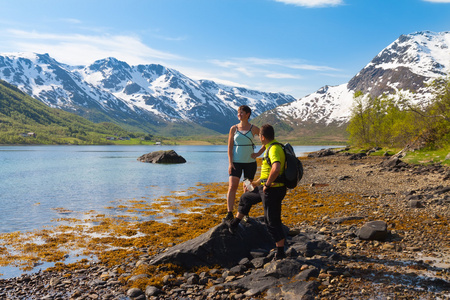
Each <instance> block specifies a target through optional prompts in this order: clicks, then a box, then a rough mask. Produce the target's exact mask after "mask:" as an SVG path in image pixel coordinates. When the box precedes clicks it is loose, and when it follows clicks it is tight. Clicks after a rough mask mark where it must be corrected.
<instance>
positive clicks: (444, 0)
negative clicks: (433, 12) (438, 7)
mask: <svg viewBox="0 0 450 300" xmlns="http://www.w3.org/2000/svg"><path fill="white" fill-rule="evenodd" d="M423 1H425V2H433V3H450V0H423Z"/></svg>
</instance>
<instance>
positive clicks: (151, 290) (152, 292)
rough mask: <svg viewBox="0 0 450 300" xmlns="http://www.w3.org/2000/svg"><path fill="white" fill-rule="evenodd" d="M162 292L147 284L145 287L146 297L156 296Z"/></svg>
mask: <svg viewBox="0 0 450 300" xmlns="http://www.w3.org/2000/svg"><path fill="white" fill-rule="evenodd" d="M162 292H163V291H161V290H160V289H158V288H157V287H155V286H152V285H149V286H147V287H146V288H145V296H147V297H152V296H158V295H160V294H162Z"/></svg>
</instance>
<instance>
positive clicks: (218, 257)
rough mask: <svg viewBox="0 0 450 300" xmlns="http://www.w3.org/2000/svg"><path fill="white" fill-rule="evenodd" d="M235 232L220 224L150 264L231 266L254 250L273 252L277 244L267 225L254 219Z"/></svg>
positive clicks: (172, 249)
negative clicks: (271, 236) (272, 238)
mask: <svg viewBox="0 0 450 300" xmlns="http://www.w3.org/2000/svg"><path fill="white" fill-rule="evenodd" d="M239 226H240V228H239V230H238V232H237V233H236V234H234V235H233V234H231V233H230V232H229V230H228V226H227V225H226V224H223V223H222V224H220V225H217V226H215V227H214V228H212V229H210V230H209V231H208V232H206V233H204V234H202V235H200V236H199V237H197V238H195V239H192V240H189V241H186V242H184V243H181V244H178V245H175V246H174V247H171V248H168V250H167V251H166V252H164V253H161V254H159V255H156V256H155V257H154V258H153V259H152V260H151V261H150V262H149V263H150V264H152V265H158V264H163V263H176V264H179V265H181V266H183V267H185V268H192V267H196V266H214V265H219V266H224V267H231V266H234V265H236V264H238V262H239V261H240V260H241V259H242V258H244V257H249V256H250V252H251V250H253V249H265V250H266V251H269V250H270V249H272V248H273V247H274V242H273V241H272V240H271V238H270V235H269V233H268V231H267V227H266V226H265V225H264V224H263V223H261V222H259V221H257V220H256V219H254V218H250V219H249V221H248V222H247V223H246V224H245V225H243V224H240V225H239Z"/></svg>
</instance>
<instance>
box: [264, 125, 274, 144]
mask: <svg viewBox="0 0 450 300" xmlns="http://www.w3.org/2000/svg"><path fill="white" fill-rule="evenodd" d="M261 135H263V136H264V137H265V138H266V139H268V140H269V141H272V140H274V139H275V130H274V129H273V127H272V125H270V124H264V125H263V126H261Z"/></svg>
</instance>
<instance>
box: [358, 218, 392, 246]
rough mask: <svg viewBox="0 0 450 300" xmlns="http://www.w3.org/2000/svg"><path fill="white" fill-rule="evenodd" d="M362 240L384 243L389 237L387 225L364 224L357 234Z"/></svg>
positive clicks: (381, 222) (383, 223) (380, 223)
mask: <svg viewBox="0 0 450 300" xmlns="http://www.w3.org/2000/svg"><path fill="white" fill-rule="evenodd" d="M357 236H358V237H359V238H360V239H362V240H378V241H383V240H385V239H386V238H387V236H388V230H387V224H386V222H384V221H371V222H368V223H366V224H364V225H363V226H362V227H361V228H360V229H359V230H358V233H357Z"/></svg>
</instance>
